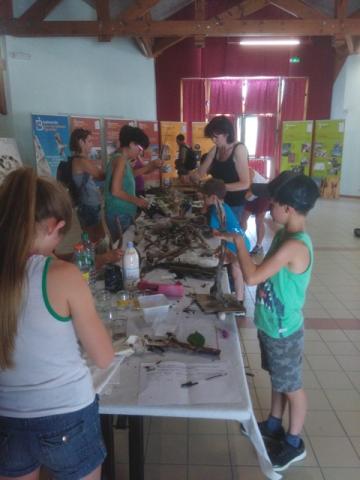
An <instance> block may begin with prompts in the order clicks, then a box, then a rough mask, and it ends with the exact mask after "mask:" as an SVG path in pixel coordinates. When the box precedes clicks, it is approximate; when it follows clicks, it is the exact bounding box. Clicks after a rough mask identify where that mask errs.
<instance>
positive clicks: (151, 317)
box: [138, 293, 170, 323]
mask: <svg viewBox="0 0 360 480" xmlns="http://www.w3.org/2000/svg"><path fill="white" fill-rule="evenodd" d="M138 302H139V305H140V308H142V310H143V312H144V319H145V322H146V323H153V322H157V321H161V320H165V318H166V317H167V314H168V311H169V308H170V303H169V301H168V299H167V298H166V297H165V295H163V294H162V293H159V294H157V295H144V296H139V297H138Z"/></svg>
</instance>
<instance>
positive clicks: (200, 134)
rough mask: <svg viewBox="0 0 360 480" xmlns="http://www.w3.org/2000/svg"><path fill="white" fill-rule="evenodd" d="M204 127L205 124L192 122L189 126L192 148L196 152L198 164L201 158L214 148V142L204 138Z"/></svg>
mask: <svg viewBox="0 0 360 480" xmlns="http://www.w3.org/2000/svg"><path fill="white" fill-rule="evenodd" d="M205 127H206V122H192V124H191V131H192V148H193V149H194V151H195V152H196V154H197V157H198V160H199V162H200V159H201V156H202V155H204V154H205V153H208V152H209V151H210V150H211V149H212V148H213V146H214V142H213V141H212V140H211V138H207V137H205V136H204V128H205Z"/></svg>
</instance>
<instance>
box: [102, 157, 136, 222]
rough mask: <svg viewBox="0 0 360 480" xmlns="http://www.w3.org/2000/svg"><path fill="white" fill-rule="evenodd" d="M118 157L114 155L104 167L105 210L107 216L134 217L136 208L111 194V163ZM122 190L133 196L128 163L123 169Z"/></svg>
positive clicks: (133, 188) (131, 178)
mask: <svg viewBox="0 0 360 480" xmlns="http://www.w3.org/2000/svg"><path fill="white" fill-rule="evenodd" d="M117 156H119V153H115V154H113V155H112V156H111V157H110V161H109V162H108V165H107V167H106V176H105V210H106V212H107V213H108V214H110V215H111V214H113V213H117V214H128V215H131V216H132V217H135V215H136V211H137V207H136V205H135V204H134V203H131V202H127V201H126V200H122V199H121V198H119V197H116V196H114V195H113V194H112V193H111V182H112V173H113V161H114V160H115V158H116V157H117ZM122 190H123V191H124V192H126V193H127V194H128V195H135V178H134V174H133V172H132V168H131V166H130V164H129V162H126V165H125V169H124V176H123V181H122Z"/></svg>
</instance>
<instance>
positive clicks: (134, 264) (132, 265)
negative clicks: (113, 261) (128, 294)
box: [123, 242, 140, 290]
mask: <svg viewBox="0 0 360 480" xmlns="http://www.w3.org/2000/svg"><path fill="white" fill-rule="evenodd" d="M123 278H124V286H125V288H126V289H127V290H131V289H134V288H135V286H136V284H137V283H138V281H139V280H140V259H139V254H138V252H137V251H136V249H135V248H134V244H133V242H128V244H127V249H126V250H125V253H124V257H123Z"/></svg>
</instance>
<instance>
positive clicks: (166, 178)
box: [160, 122, 186, 186]
mask: <svg viewBox="0 0 360 480" xmlns="http://www.w3.org/2000/svg"><path fill="white" fill-rule="evenodd" d="M179 133H182V134H183V135H184V136H185V139H186V122H160V145H161V147H160V158H161V159H162V160H164V162H165V163H164V167H163V173H162V181H163V184H164V185H165V186H168V185H170V184H171V179H172V178H174V177H176V176H177V174H176V170H175V160H176V158H177V155H178V151H179V149H178V146H177V143H176V137H177V135H179Z"/></svg>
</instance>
